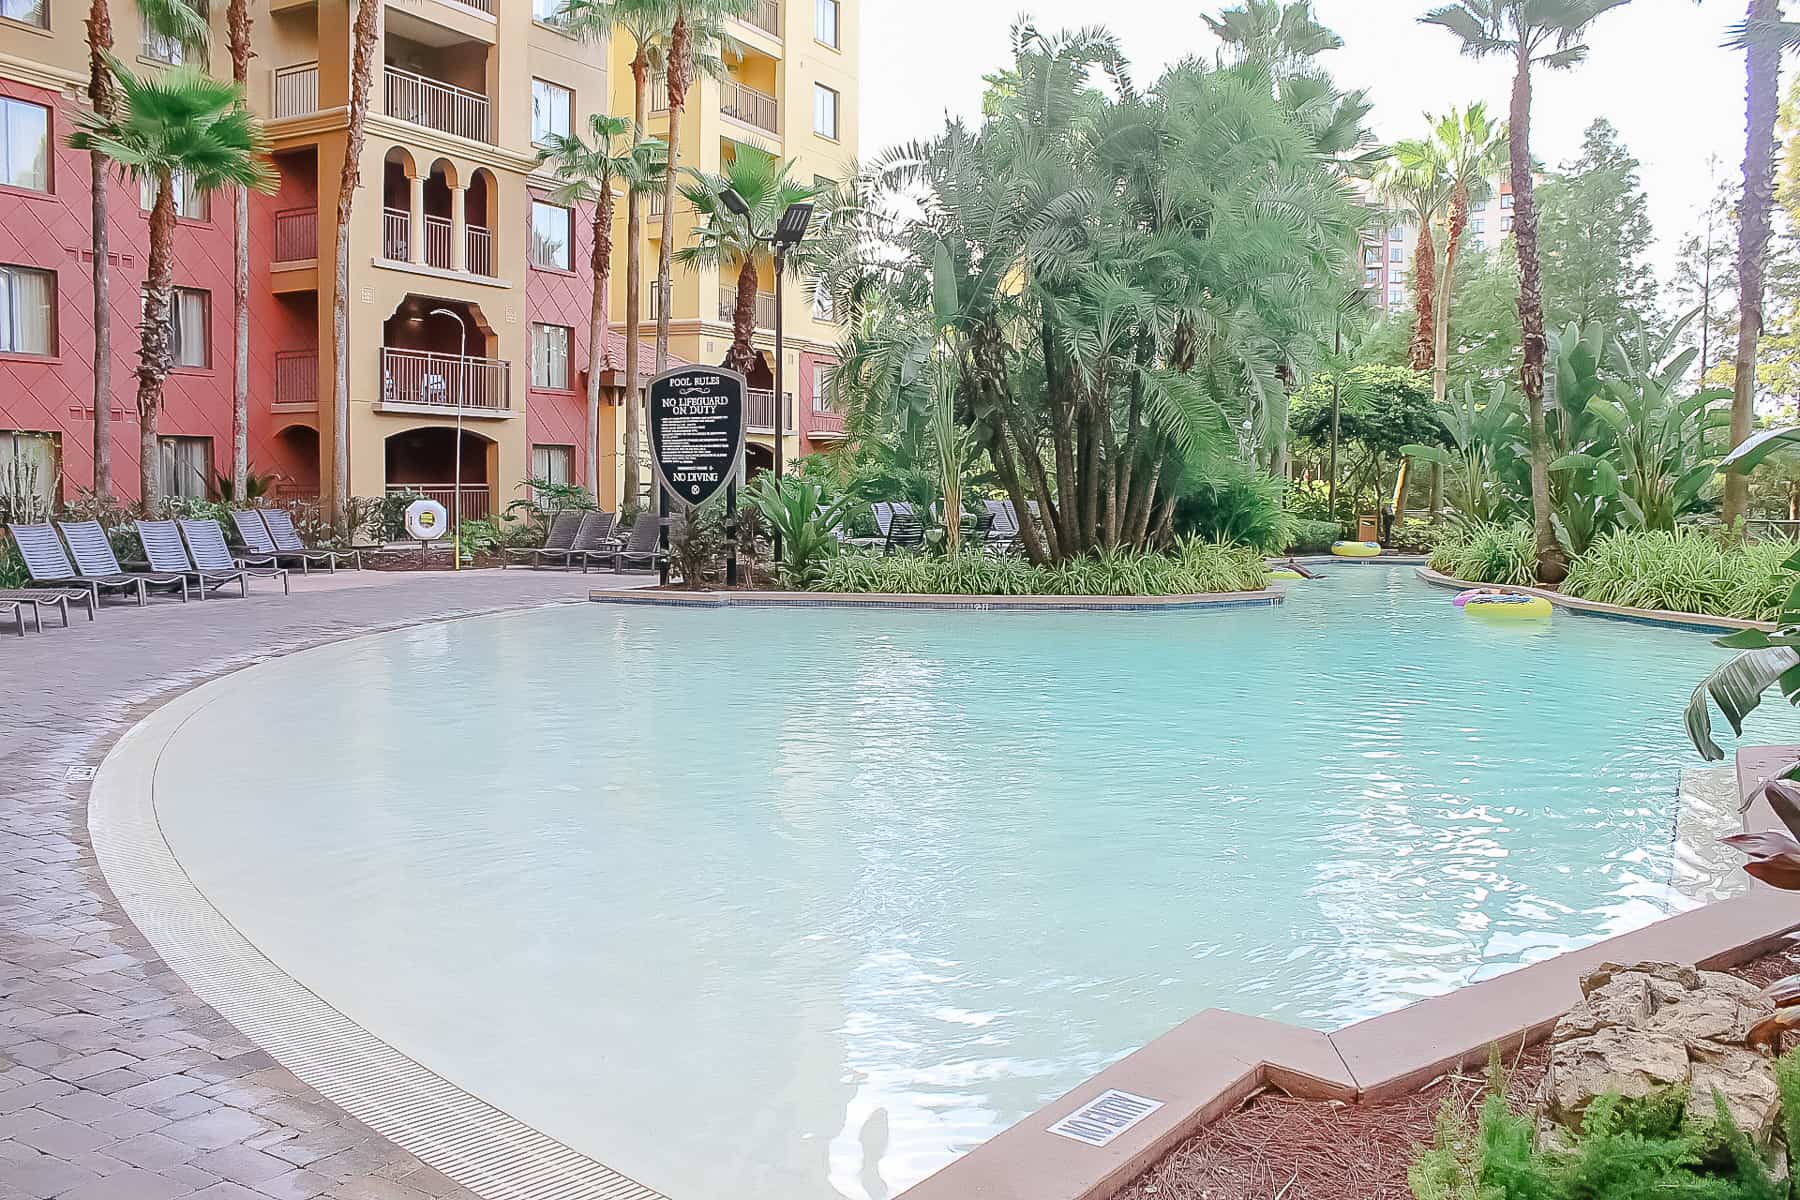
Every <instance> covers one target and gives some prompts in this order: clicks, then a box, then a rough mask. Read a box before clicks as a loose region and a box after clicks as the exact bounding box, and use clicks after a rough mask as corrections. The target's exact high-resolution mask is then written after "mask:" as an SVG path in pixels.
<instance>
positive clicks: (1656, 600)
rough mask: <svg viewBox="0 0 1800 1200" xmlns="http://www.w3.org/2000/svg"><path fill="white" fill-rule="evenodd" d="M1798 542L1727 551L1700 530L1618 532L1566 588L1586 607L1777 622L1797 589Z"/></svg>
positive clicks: (1582, 562)
mask: <svg viewBox="0 0 1800 1200" xmlns="http://www.w3.org/2000/svg"><path fill="white" fill-rule="evenodd" d="M1796 549H1800V547H1796V546H1795V545H1794V544H1793V543H1791V542H1759V543H1754V544H1751V545H1747V546H1741V545H1727V544H1726V543H1725V542H1723V541H1721V540H1720V539H1719V538H1718V537H1716V536H1714V535H1712V534H1709V533H1706V532H1702V531H1700V530H1694V529H1685V530H1678V531H1676V532H1674V533H1663V532H1658V531H1642V532H1636V533H1626V532H1619V533H1612V534H1608V535H1607V536H1605V537H1603V538H1601V539H1600V540H1598V541H1596V542H1595V543H1594V544H1593V545H1592V546H1590V547H1588V550H1587V553H1585V554H1583V555H1581V556H1580V557H1579V558H1577V559H1576V560H1575V561H1574V563H1573V565H1572V566H1571V567H1570V569H1569V577H1568V578H1567V579H1565V580H1564V581H1563V585H1562V586H1563V590H1564V591H1565V592H1567V593H1568V594H1569V595H1571V596H1579V597H1581V598H1582V599H1584V600H1598V601H1600V602H1601V603H1604V604H1619V605H1623V606H1625V607H1627V608H1660V609H1666V610H1668V611H1670V612H1685V613H1704V614H1706V615H1708V616H1714V617H1741V618H1743V619H1745V620H1751V621H1768V620H1773V619H1774V618H1775V616H1776V615H1777V614H1778V613H1779V612H1780V611H1781V605H1782V601H1783V600H1785V599H1786V598H1787V594H1788V591H1789V589H1790V588H1792V587H1793V584H1794V575H1793V572H1791V571H1789V570H1786V569H1785V568H1784V564H1785V563H1786V562H1787V560H1788V559H1789V558H1791V557H1792V556H1793V554H1794V552H1795V550H1796Z"/></svg>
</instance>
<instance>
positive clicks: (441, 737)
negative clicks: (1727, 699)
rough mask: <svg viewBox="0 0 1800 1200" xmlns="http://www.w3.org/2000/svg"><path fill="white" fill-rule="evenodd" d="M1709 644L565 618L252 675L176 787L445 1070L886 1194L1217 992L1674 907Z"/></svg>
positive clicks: (1322, 613) (212, 838)
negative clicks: (1677, 850)
mask: <svg viewBox="0 0 1800 1200" xmlns="http://www.w3.org/2000/svg"><path fill="white" fill-rule="evenodd" d="M1722 655H1723V652H1722V651H1719V650H1716V649H1715V648H1713V647H1712V646H1711V645H1710V642H1709V639H1708V638H1707V637H1706V636H1704V635H1699V634H1695V633H1691V632H1685V631H1677V630H1670V629H1663V628H1655V627H1649V626H1643V625H1634V624H1626V623H1621V622H1613V621H1605V620H1598V619H1592V618H1582V617H1577V616H1572V615H1566V614H1559V615H1558V616H1557V617H1556V619H1555V620H1554V621H1553V622H1550V623H1548V624H1543V625H1531V624H1516V625H1503V624H1487V623H1482V622H1478V621H1475V620H1473V619H1469V618H1466V617H1463V616H1462V615H1460V614H1458V613H1457V612H1456V611H1455V610H1454V609H1453V608H1452V606H1451V604H1450V597H1449V594H1448V593H1445V592H1441V591H1438V590H1436V589H1432V588H1429V587H1427V586H1426V585H1424V584H1422V583H1420V582H1418V581H1417V580H1416V579H1415V578H1414V577H1413V574H1412V572H1411V571H1410V570H1403V569H1389V568H1382V567H1368V566H1358V567H1343V568H1336V569H1333V570H1332V573H1331V576H1330V578H1328V579H1325V580H1322V581H1319V582H1315V583H1307V584H1301V585H1297V586H1296V587H1295V588H1294V589H1293V591H1292V593H1291V599H1290V600H1289V602H1288V604H1287V605H1286V606H1284V607H1282V608H1275V609H1239V610H1228V611H1221V612H1204V611H1200V612H1179V613H1125V614H1121V613H1004V614H1001V613H941V612H918V611H912V612H881V611H870V610H842V609H829V608H822V609H803V610H744V609H724V610H709V611H698V612H697V611H683V610H672V609H644V608H632V609H624V608H615V607H607V606H597V605H577V606H564V607H559V608H553V609H548V610H543V611H539V612H533V613H528V614H522V615H513V616H506V617H496V618H481V619H475V620H469V621H463V622H456V623H451V624H444V625H431V626H426V627H421V628H419V629H416V630H412V631H406V632H401V633H395V634H390V635H382V636H378V637H374V638H366V639H361V640H357V641H352V642H346V643H341V644H339V645H335V646H330V647H326V648H324V649H321V650H317V651H312V652H308V653H305V654H300V655H295V656H292V657H289V658H286V659H281V660H278V661H276V662H273V663H270V664H268V665H266V666H264V667H260V668H258V669H256V670H255V671H253V672H249V673H246V674H244V675H241V676H237V677H234V678H232V679H231V680H228V681H227V682H226V683H225V684H224V685H223V686H222V687H221V688H220V689H219V690H218V693H217V695H216V696H215V697H214V698H213V700H212V701H211V702H210V703H208V704H207V705H206V706H205V707H204V708H203V709H201V710H200V711H199V712H197V713H196V714H194V715H193V716H191V717H190V718H188V719H187V720H186V722H185V723H184V724H183V725H182V727H181V729H180V730H179V732H178V733H177V734H176V735H175V736H174V738H173V740H171V741H170V742H169V743H168V745H167V746H166V747H165V748H164V750H163V752H162V755H161V759H160V761H159V764H158V767H157V770H156V775H155V798H156V803H157V811H158V816H159V818H160V820H161V823H162V825H163V828H164V831H165V833H166V836H167V838H168V841H169V843H170V846H171V847H172V848H173V850H174V851H175V853H176V855H177V857H178V858H179V859H180V862H181V864H182V866H183V867H184V868H185V869H186V871H187V872H188V874H189V875H190V876H191V878H192V879H193V881H194V882H195V884H196V885H197V886H198V887H199V888H200V890H201V891H202V892H203V893H204V894H205V895H206V896H207V897H208V898H209V899H210V900H211V901H212V903H213V904H214V905H216V906H217V907H218V908H219V909H220V911H221V912H222V913H223V914H224V915H225V916H226V917H227V918H229V919H230V920H231V921H232V922H233V923H234V924H235V925H236V926H237V927H238V929H240V930H241V931H242V932H243V933H244V934H245V935H246V936H248V937H249V938H250V939H251V940H252V941H253V942H255V943H256V944H257V945H258V946H259V947H260V948H262V950H263V951H264V952H265V953H267V954H268V955H269V957H270V958H271V959H273V960H274V961H275V962H276V963H278V964H279V965H280V966H281V967H283V968H284V969H285V970H287V971H288V972H289V973H290V974H292V975H293V976H294V977H295V978H296V979H297V980H299V981H300V982H301V983H303V984H304V985H306V986H307V987H309V988H310V989H312V990H313V991H315V992H317V993H318V994H319V995H320V996H321V997H323V998H324V999H325V1000H326V1001H328V1002H329V1003H331V1004H333V1005H335V1006H336V1007H337V1008H339V1009H340V1010H342V1011H343V1012H344V1013H346V1014H347V1015H349V1016H350V1017H351V1018H353V1019H354V1020H356V1021H357V1022H359V1023H361V1024H362V1025H363V1026H365V1027H366V1028H368V1029H369V1030H371V1031H373V1032H374V1033H376V1034H377V1035H379V1036H381V1037H383V1038H385V1039H386V1040H387V1041H389V1042H391V1043H392V1044H394V1045H395V1046H397V1047H398V1048H400V1049H401V1050H403V1051H405V1052H406V1053H408V1054H410V1055H411V1056H413V1057H414V1058H416V1059H417V1060H419V1061H420V1062H422V1063H423V1064H425V1065H426V1066H428V1067H430V1068H432V1069H434V1070H436V1071H438V1072H439V1073H441V1074H442V1075H444V1076H445V1077H447V1078H448V1079H450V1080H452V1081H453V1082H455V1083H457V1084H459V1085H461V1086H463V1087H464V1088H467V1089H468V1090H469V1091H472V1092H474V1093H476V1094H478V1095H480V1096H481V1097H483V1098H485V1099H487V1100H489V1101H490V1102H492V1103H493V1104H495V1105H497V1106H499V1107H500V1108H502V1109H505V1110H507V1111H508V1112H510V1113H512V1114H513V1115H515V1116H517V1117H519V1118H520V1119H522V1120H524V1121H526V1122H528V1123H530V1124H532V1125H535V1126H537V1127H538V1128H540V1129H543V1130H544V1131H545V1132H547V1133H550V1134H551V1135H553V1136H555V1137H558V1138H560V1139H562V1140H563V1141H565V1142H567V1143H569V1144H570V1145H572V1146H574V1147H575V1148H577V1149H579V1150H582V1151H584V1152H585V1153H587V1154H590V1155H592V1156H593V1157H594V1158H597V1159H599V1160H601V1161H603V1162H605V1163H607V1164H608V1165H610V1166H612V1167H614V1168H616V1169H617V1170H619V1171H622V1172H624V1173H626V1174H628V1175H631V1176H633V1177H634V1178H637V1179H639V1180H641V1181H643V1182H644V1183H646V1184H648V1185H650V1186H651V1187H654V1188H657V1189H659V1190H661V1191H663V1192H664V1193H666V1194H668V1195H670V1196H672V1197H674V1198H675V1200H712V1198H713V1197H719V1196H727V1195H729V1196H733V1197H739V1198H742V1200H826V1198H830V1197H836V1196H848V1197H853V1198H856V1200H885V1198H886V1197H888V1196H891V1195H893V1194H895V1193H897V1192H899V1191H900V1190H901V1189H902V1188H904V1187H905V1186H907V1185H908V1184H910V1183H912V1182H914V1181H916V1180H917V1179H919V1178H921V1177H923V1176H924V1175H925V1174H928V1173H929V1172H930V1171H932V1170H934V1169H935V1168H936V1167H938V1166H940V1165H942V1164H943V1163H945V1162H946V1161H948V1160H949V1159H950V1158H952V1157H954V1156H955V1155H957V1154H959V1153H962V1152H964V1151H966V1150H968V1149H969V1148H971V1147H972V1146H974V1145H976V1144H978V1143H979V1142H980V1141H982V1140H984V1139H985V1138H987V1137H989V1136H991V1135H992V1134H993V1133H995V1132H997V1131H998V1130H999V1129H1001V1128H1003V1127H1005V1126H1006V1125H1008V1124H1010V1123H1011V1122H1013V1121H1015V1120H1017V1119H1018V1118H1020V1117H1022V1116H1024V1115H1025V1114H1027V1113H1029V1112H1031V1111H1032V1110H1034V1109H1035V1108H1037V1107H1038V1106H1039V1105H1041V1104H1042V1103H1043V1102H1045V1101H1046V1100H1048V1099H1050V1098H1052V1097H1054V1096H1056V1095H1058V1094H1060V1093H1061V1092H1063V1091H1065V1090H1066V1089H1067V1088H1069V1087H1070V1086H1072V1085H1073V1084H1074V1083H1076V1082H1078V1081H1080V1080H1081V1079H1083V1078H1085V1077H1086V1076H1088V1075H1091V1074H1093V1073H1094V1072H1095V1071H1097V1070H1099V1069H1100V1068H1101V1067H1103V1066H1105V1065H1106V1064H1107V1063H1109V1062H1111V1061H1113V1060H1115V1059H1117V1058H1118V1057H1120V1056H1122V1055H1124V1054H1126V1053H1128V1052H1129V1051H1131V1050H1132V1049H1134V1048H1136V1047H1137V1046H1140V1045H1142V1044H1143V1043H1145V1042H1146V1041H1149V1040H1150V1039H1152V1038H1154V1037H1155V1036H1156V1035H1158V1034H1160V1033H1162V1032H1163V1031H1165V1030H1166V1029H1168V1028H1170V1027H1171V1026H1173V1025H1175V1024H1176V1023H1178V1022H1179V1021H1181V1020H1182V1019H1184V1018H1185V1017H1187V1016H1189V1015H1191V1014H1192V1013H1194V1012H1196V1011H1198V1010H1199V1009H1202V1008H1206V1007H1211V1006H1218V1007H1226V1008H1232V1009H1237V1010H1239V1011H1244V1012H1249V1013H1255V1014H1259V1015H1264V1016H1271V1017H1275V1018H1279V1019H1282V1020H1286V1021H1290V1022H1294V1023H1297V1024H1306V1025H1312V1026H1316V1027H1319V1028H1333V1027H1336V1026H1338V1025H1341V1024H1343V1023H1345V1022H1348V1021H1351V1020H1354V1019H1356V1018H1359V1017H1363V1016H1368V1015H1371V1014H1373V1013H1376V1012H1381V1011H1385V1010H1387V1009H1391V1008H1394V1007H1398V1006H1399V1005H1402V1004H1404V1003H1406V1002H1408V1001H1410V1000H1413V999H1416V998H1419V997H1422V996H1427V995H1434V994H1438V993H1441V992H1444V991H1448V990H1450V989H1452V988H1454V987H1456V986H1457V985H1459V984H1462V983H1465V982H1468V981H1471V980H1473V979H1476V978H1480V977H1484V976H1486V975H1488V974H1492V973H1495V972H1498V971H1502V970H1505V969H1508V968H1509V967H1513V966H1516V965H1519V964H1522V963H1525V962H1528V961H1532V960H1534V959H1537V958H1541V957H1545V956H1547V955H1550V954H1553V953H1556V952H1557V951H1560V950H1563V949H1566V948H1569V947H1571V946H1574V945H1578V944H1581V943H1583V942H1587V941H1591V940H1594V939H1596V938H1598V937H1601V936H1604V935H1607V934H1610V933H1615V932H1620V931H1623V930H1625V929H1629V928H1632V927H1635V926H1638V925H1641V924H1644V923H1646V922H1648V921H1650V920H1653V919H1655V918H1656V917H1657V916H1659V915H1662V914H1663V913H1665V912H1667V911H1669V910H1670V907H1671V905H1673V904H1676V903H1678V902H1679V901H1678V900H1677V899H1676V898H1675V897H1674V896H1673V894H1672V892H1671V890H1670V889H1669V887H1668V886H1667V885H1668V879H1669V874H1670V860H1671V851H1670V840H1671V830H1672V827H1673V823H1674V817H1675V806H1676V789H1677V782H1678V777H1679V774H1680V771H1681V769H1682V768H1683V767H1686V766H1690V765H1693V764H1694V763H1696V761H1697V760H1695V759H1694V758H1693V757H1692V752H1691V751H1690V750H1688V749H1687V747H1686V744H1685V741H1684V739H1683V737H1682V733H1681V727H1680V710H1681V704H1682V702H1683V700H1684V699H1685V697H1686V695H1687V693H1688V691H1689V690H1690V689H1691V688H1692V686H1693V684H1694V682H1695V681H1696V679H1697V678H1698V676H1699V674H1700V673H1701V672H1702V671H1704V670H1705V669H1706V668H1707V666H1709V665H1710V664H1711V663H1713V662H1716V661H1718V660H1719V659H1720V658H1721V657H1722ZM1752 734H1753V735H1754V736H1756V737H1758V738H1759V739H1760V740H1784V741H1785V740H1794V739H1795V737H1796V735H1797V734H1800V722H1797V721H1796V720H1795V718H1794V716H1793V714H1792V713H1791V712H1789V711H1788V710H1786V709H1785V708H1784V707H1779V706H1775V707H1771V708H1770V709H1768V710H1765V712H1763V713H1760V714H1758V720H1757V724H1756V725H1755V726H1754V727H1753V729H1752Z"/></svg>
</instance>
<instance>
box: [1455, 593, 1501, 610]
mask: <svg viewBox="0 0 1800 1200" xmlns="http://www.w3.org/2000/svg"><path fill="white" fill-rule="evenodd" d="M1505 594H1506V593H1505V592H1490V591H1488V589H1486V588H1470V589H1469V590H1468V591H1466V592H1458V593H1456V599H1455V600H1453V601H1451V603H1453V604H1455V605H1456V607H1458V608H1461V607H1462V606H1463V605H1465V604H1467V603H1468V602H1469V601H1471V600H1473V599H1475V597H1477V596H1504V595H1505Z"/></svg>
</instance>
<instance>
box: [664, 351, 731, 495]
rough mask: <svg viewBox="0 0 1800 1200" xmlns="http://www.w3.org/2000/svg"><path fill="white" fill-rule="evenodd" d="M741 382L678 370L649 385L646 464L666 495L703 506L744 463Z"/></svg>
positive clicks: (715, 370)
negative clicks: (648, 454) (741, 462)
mask: <svg viewBox="0 0 1800 1200" xmlns="http://www.w3.org/2000/svg"><path fill="white" fill-rule="evenodd" d="M744 386H745V385H744V377H743V376H742V375H740V374H738V373H737V372H736V371H727V370H725V369H724V368H723V367H679V368H677V369H675V370H673V371H665V372H663V373H662V374H661V375H658V376H657V377H656V378H655V379H652V380H651V381H650V459H651V461H652V462H653V463H654V464H655V466H656V478H657V479H658V481H660V482H661V483H662V485H663V487H664V488H666V489H668V492H669V495H670V496H673V497H674V498H676V499H678V500H680V501H682V502H683V503H686V504H695V505H698V504H704V503H705V502H706V501H708V500H710V499H711V498H712V497H713V495H714V494H715V493H717V492H718V491H719V489H720V488H722V487H724V486H725V485H726V484H727V483H730V482H731V480H732V479H734V478H735V477H736V476H737V470H738V463H739V462H740V461H742V459H743V457H744Z"/></svg>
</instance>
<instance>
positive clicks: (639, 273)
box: [620, 42, 650, 504]
mask: <svg viewBox="0 0 1800 1200" xmlns="http://www.w3.org/2000/svg"><path fill="white" fill-rule="evenodd" d="M631 83H632V94H633V95H634V96H635V97H636V101H637V109H636V112H637V123H636V124H635V125H633V126H632V128H631V144H632V146H633V148H636V147H637V146H638V145H640V144H641V143H642V142H643V140H644V122H645V121H646V120H648V119H649V107H650V62H649V59H648V58H646V57H645V55H644V46H643V43H641V42H640V43H638V46H637V53H636V54H635V55H634V56H633V57H632V60H631ZM625 237H626V244H625V464H624V471H623V476H624V486H623V488H622V491H623V492H624V495H623V497H622V498H621V500H620V503H621V504H636V503H637V501H638V494H639V493H640V492H642V491H643V479H642V477H641V476H640V475H639V474H638V440H639V437H640V432H639V431H640V430H641V429H642V428H643V426H642V420H643V418H642V416H641V414H642V413H643V411H644V408H643V397H642V396H641V395H639V393H638V344H639V342H640V341H641V340H642V339H641V338H640V337H639V335H638V323H639V322H640V321H641V320H642V319H643V315H644V198H643V196H642V195H641V194H639V192H638V190H637V189H636V188H632V189H631V190H630V191H628V192H627V193H626V194H625Z"/></svg>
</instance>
